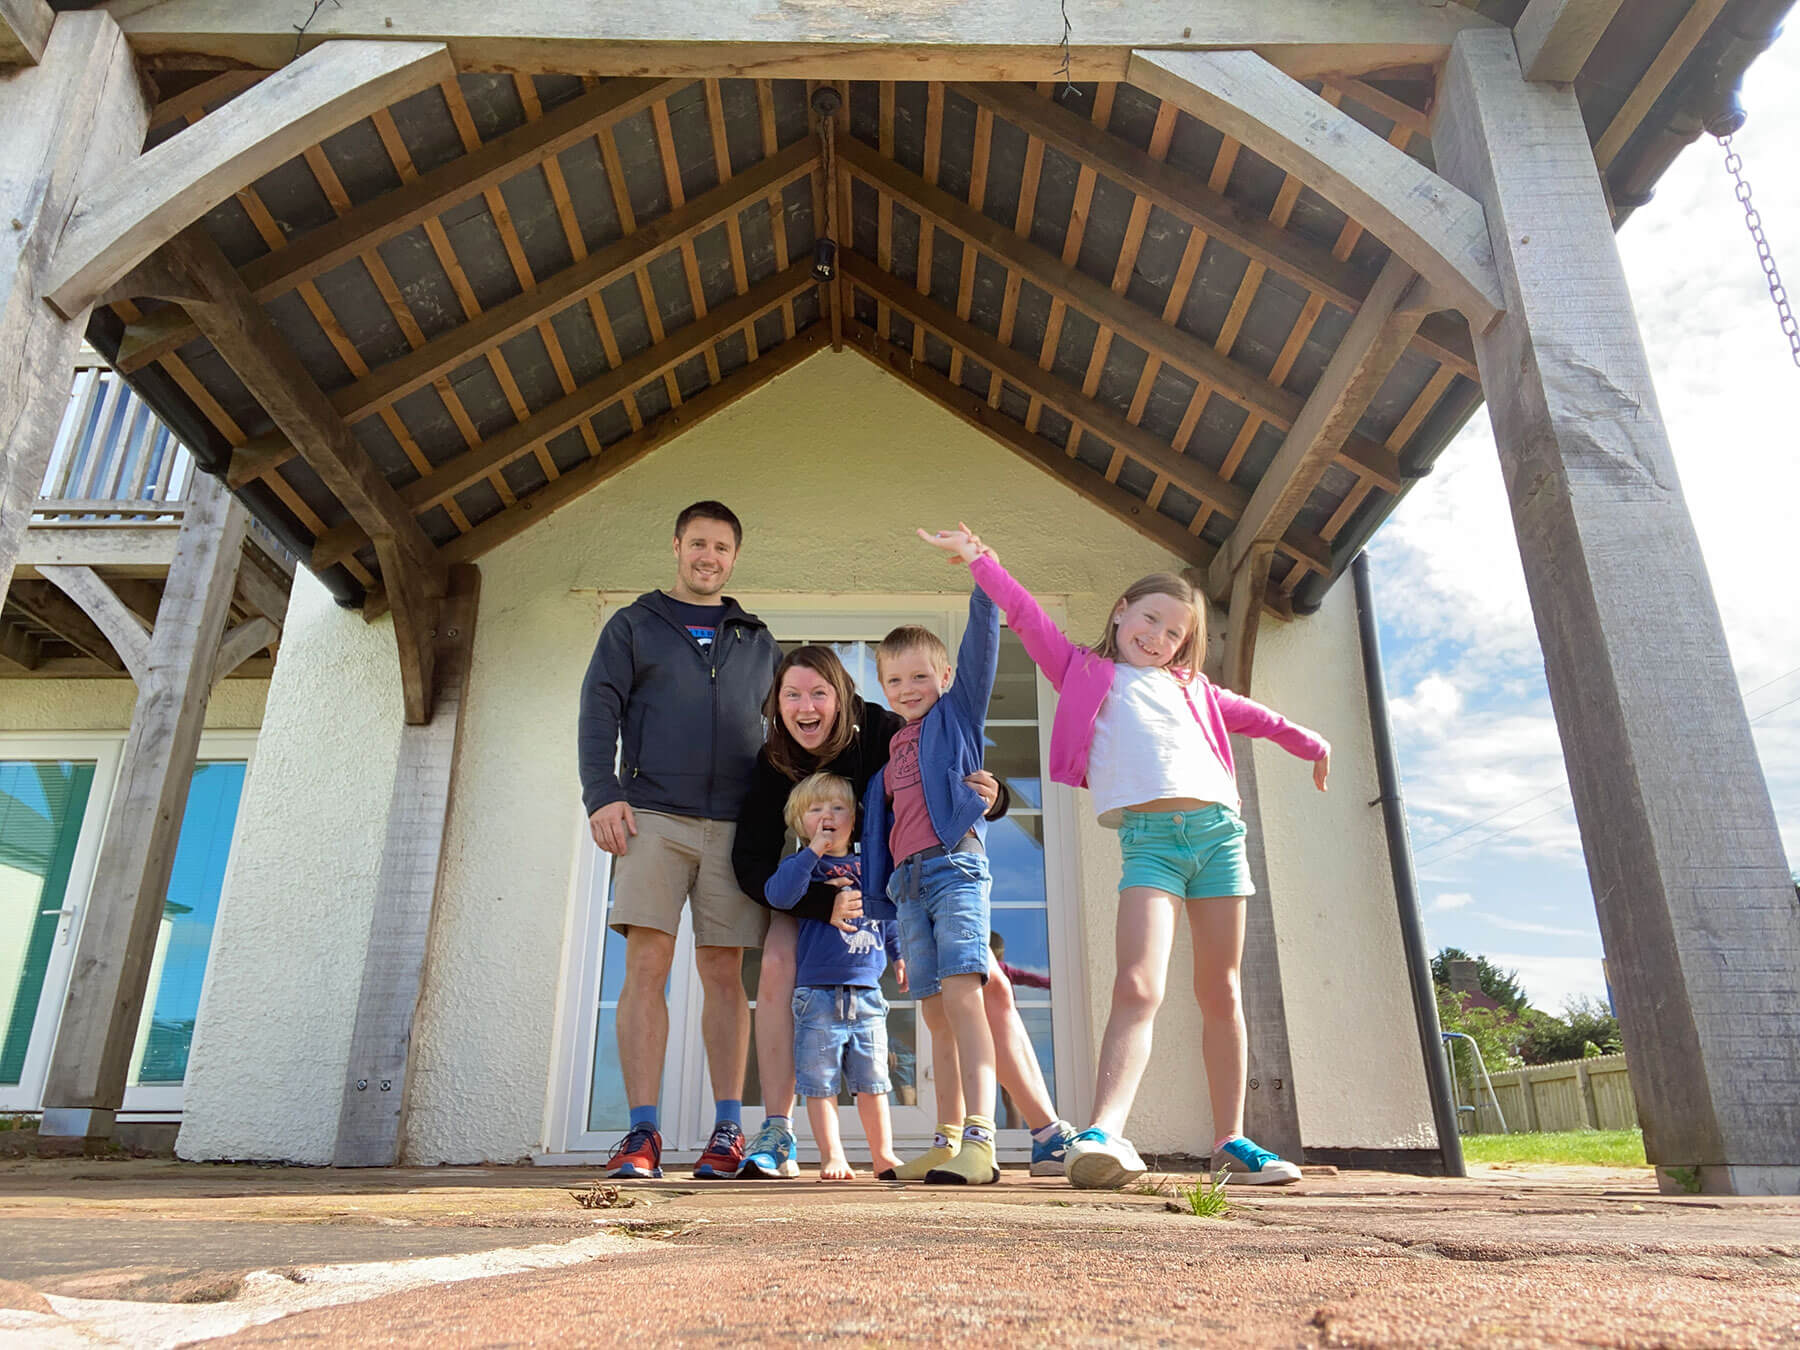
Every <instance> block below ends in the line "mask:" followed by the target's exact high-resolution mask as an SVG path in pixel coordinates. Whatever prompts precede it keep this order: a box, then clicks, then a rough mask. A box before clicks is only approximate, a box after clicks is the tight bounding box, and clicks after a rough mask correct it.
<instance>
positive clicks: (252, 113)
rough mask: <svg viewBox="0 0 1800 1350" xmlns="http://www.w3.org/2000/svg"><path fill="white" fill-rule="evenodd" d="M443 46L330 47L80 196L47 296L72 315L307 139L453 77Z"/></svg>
mask: <svg viewBox="0 0 1800 1350" xmlns="http://www.w3.org/2000/svg"><path fill="white" fill-rule="evenodd" d="M454 76H455V70H454V68H453V67H452V66H451V64H450V56H449V53H448V52H447V51H446V50H445V48H444V46H443V44H442V43H437V42H331V43H327V44H325V45H324V46H322V47H318V48H316V49H314V50H313V51H311V52H309V53H307V54H306V55H305V56H303V57H301V58H300V59H299V60H298V61H295V62H294V63H293V64H292V65H290V66H287V67H285V68H283V69H281V70H278V71H276V72H275V74H273V75H271V76H269V78H268V79H266V80H264V81H263V82H262V83H261V84H259V85H257V86H256V87H255V88H254V89H251V90H249V91H248V92H246V93H244V94H241V95H239V96H238V97H237V98H236V99H234V100H233V101H232V103H231V106H230V107H229V108H228V109H224V110H221V112H220V114H219V115H218V116H216V117H205V118H202V119H201V120H200V121H199V122H196V123H195V124H194V125H193V126H192V127H189V128H188V129H187V130H186V131H183V132H181V133H180V134H178V135H175V136H171V137H170V138H169V139H168V140H166V141H164V142H163V143H162V144H161V145H159V146H157V147H156V148H155V149H153V150H150V151H148V152H146V153H145V154H142V155H139V156H138V157H137V159H136V160H134V161H133V162H132V163H131V164H129V165H127V166H126V167H125V168H124V169H123V170H122V171H120V172H119V173H116V174H112V175H110V176H108V177H107V178H105V179H102V180H101V181H99V182H96V183H95V184H94V185H93V186H92V187H91V188H89V189H88V190H87V191H85V192H83V193H82V194H81V198H80V200H79V201H78V202H77V203H76V207H75V215H74V217H73V219H72V220H71V221H70V223H69V228H68V232H67V233H66V234H64V235H63V238H62V242H61V244H60V245H59V246H58V248H57V250H56V257H55V259H54V261H53V262H52V264H51V269H50V281H49V285H48V286H47V287H46V288H45V292H44V298H45V299H47V300H48V301H49V302H50V303H51V304H52V305H54V306H55V307H56V309H57V311H58V312H59V313H61V314H63V315H65V316H67V317H70V318H73V317H74V316H76V315H78V314H80V313H81V312H82V311H84V310H86V309H87V308H88V307H89V306H91V305H93V304H94V303H95V302H96V301H97V300H99V299H100V298H101V297H102V296H103V295H105V294H106V292H107V290H108V289H109V288H110V287H111V286H112V285H113V284H114V283H115V282H117V281H119V280H120V279H121V278H122V277H124V276H125V275H126V274H127V273H128V272H130V271H131V269H132V268H134V267H135V266H137V264H139V263H140V262H142V261H143V260H144V259H145V258H147V257H149V256H150V254H152V253H154V252H155V251H156V250H157V249H158V248H160V247H162V245H164V244H166V243H168V242H169V240H171V239H173V238H174V237H175V236H176V235H177V234H179V233H180V232H181V231H182V230H184V229H185V228H187V227H188V226H189V225H192V224H193V223H194V222H195V221H196V220H199V219H200V217H201V216H203V215H205V214H206V213H207V212H208V211H210V210H212V209H213V207H215V206H217V205H218V204H219V203H220V202H222V201H224V200H226V198H228V197H230V196H231V195H232V194H233V193H235V192H237V191H239V190H240V189H242V188H244V187H246V186H248V185H249V184H251V183H253V182H255V181H256V180H257V179H258V178H261V177H262V176H263V175H264V174H266V173H268V172H269V171H270V170H271V169H274V168H276V167H277V166H278V165H281V164H284V163H286V162H287V161H288V160H290V159H292V158H293V157H294V156H295V155H297V154H299V153H300V152H301V151H302V150H305V149H306V148H307V147H308V146H312V145H317V144H318V143H319V142H320V141H322V140H324V139H325V138H326V137H327V136H331V135H334V134H335V133H337V132H339V131H342V130H343V129H344V128H346V127H348V126H351V125H353V124H355V123H357V122H360V121H361V120H362V119H363V118H365V117H367V116H368V115H369V114H370V113H372V112H375V111H376V110H378V109H380V108H385V107H386V106H387V105H388V104H390V103H393V102H395V101H397V100H399V99H402V98H405V97H406V96H407V95H408V94H413V93H417V92H418V91H419V90H421V89H424V88H426V87H427V86H429V85H433V84H438V83H440V82H442V81H444V80H447V79H452V78H454Z"/></svg>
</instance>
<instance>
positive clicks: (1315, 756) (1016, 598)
mask: <svg viewBox="0 0 1800 1350" xmlns="http://www.w3.org/2000/svg"><path fill="white" fill-rule="evenodd" d="M919 534H920V536H921V537H922V538H924V539H925V540H926V541H927V542H929V543H932V544H935V545H937V546H938V547H939V548H941V549H943V550H945V551H946V552H947V553H949V554H951V555H952V561H958V562H965V563H967V564H969V568H970V571H971V572H972V573H973V574H974V578H975V581H976V583H977V584H978V585H979V586H980V587H981V589H982V590H984V591H986V592H987V593H988V595H989V596H990V597H991V598H992V599H993V600H994V602H995V603H996V604H998V605H999V606H1000V608H1001V610H1002V611H1003V612H1004V613H1005V615H1006V623H1007V626H1008V627H1009V628H1011V629H1012V630H1013V631H1014V632H1015V633H1017V634H1018V635H1019V640H1020V641H1021V642H1022V643H1024V645H1025V650H1026V651H1027V652H1028V653H1029V654H1030V656H1031V659H1032V660H1033V661H1035V662H1036V663H1037V665H1038V668H1039V669H1040V670H1042V671H1043V672H1044V674H1045V675H1046V676H1047V677H1049V680H1050V683H1051V684H1052V685H1054V686H1055V687H1056V690H1057V692H1058V694H1059V695H1060V698H1059V700H1058V703H1057V708H1056V719H1055V722H1054V723H1053V725H1052V728H1051V734H1050V776H1051V778H1053V779H1054V780H1055V781H1057V782H1059V783H1067V784H1069V785H1070V786H1072V787H1085V788H1087V789H1088V790H1089V792H1091V793H1092V794H1093V798H1094V808H1095V811H1096V813H1097V814H1098V815H1099V817H1100V823H1101V824H1102V825H1105V826H1108V827H1110V828H1114V829H1117V830H1118V831H1119V852H1120V854H1121V856H1122V857H1123V859H1124V874H1123V876H1121V877H1120V879H1119V917H1118V927H1117V939H1116V945H1117V953H1118V965H1119V968H1118V975H1117V976H1116V978H1115V979H1114V982H1113V997H1112V1012H1111V1014H1110V1015H1109V1016H1108V1018H1107V1021H1106V1035H1105V1036H1104V1037H1103V1038H1102V1040H1101V1042H1100V1077H1099V1084H1098V1086H1097V1088H1096V1089H1095V1093H1094V1121H1093V1125H1092V1127H1091V1128H1089V1129H1086V1130H1083V1131H1082V1132H1081V1133H1080V1134H1078V1135H1076V1136H1075V1139H1074V1140H1073V1142H1071V1143H1070V1145H1069V1151H1068V1158H1067V1168H1068V1176H1069V1180H1070V1182H1071V1183H1072V1184H1074V1185H1076V1186H1082V1187H1092V1188H1107V1187H1119V1186H1124V1185H1126V1184H1128V1183H1130V1182H1132V1181H1135V1180H1136V1179H1137V1178H1138V1177H1141V1176H1142V1175H1143V1174H1144V1171H1145V1167H1144V1162H1143V1159H1141V1158H1140V1157H1138V1154H1137V1150H1136V1149H1134V1148H1133V1147H1132V1146H1131V1143H1130V1141H1129V1140H1127V1139H1126V1138H1125V1137H1124V1134H1123V1130H1124V1128H1125V1119H1126V1117H1127V1116H1128V1115H1130V1113H1131V1103H1132V1099H1133V1098H1134V1097H1135V1096H1136V1095H1137V1088H1138V1082H1139V1080H1140V1079H1142V1078H1143V1076H1144V1066H1145V1065H1146V1064H1147V1063H1148V1062H1149V1059H1150V1037H1151V1028H1152V1023H1153V1022H1154V1020H1155V1017H1156V1010H1157V1007H1158V1006H1159V1005H1160V1004H1161V1003H1162V998H1163V986H1164V985H1165V983H1166V982H1167V979H1168V972H1169V951H1170V948H1171V947H1172V946H1173V944H1174V940H1175V919H1176V911H1178V910H1179V909H1180V908H1181V907H1182V905H1183V903H1185V904H1186V906H1187V912H1188V926H1189V928H1190V929H1191V930H1192V932H1193V940H1194V997H1195V999H1196V1000H1197V1001H1198V1002H1199V1004H1200V1012H1201V1015H1202V1017H1203V1018H1204V1021H1205V1029H1204V1031H1203V1033H1202V1036H1201V1043H1200V1054H1201V1059H1202V1060H1203V1061H1204V1063H1205V1065H1206V1082H1207V1089H1208V1092H1209V1094H1210V1096H1211V1098H1212V1114H1213V1127H1214V1129H1215V1130H1217V1131H1218V1132H1219V1138H1218V1140H1217V1141H1216V1142H1215V1143H1214V1144H1213V1168H1214V1170H1215V1171H1218V1170H1221V1169H1224V1170H1229V1171H1230V1172H1231V1173H1232V1175H1233V1177H1234V1178H1235V1179H1237V1180H1238V1181H1239V1182H1240V1183H1242V1182H1248V1183H1251V1184H1259V1185H1267V1184H1271V1183H1273V1184H1282V1183H1285V1182H1291V1181H1297V1180H1298V1179H1299V1177H1300V1169H1299V1168H1297V1167H1295V1166H1294V1165H1293V1164H1292V1163H1290V1162H1286V1161H1284V1160H1282V1159H1281V1158H1278V1157H1276V1156H1275V1155H1274V1154H1273V1153H1270V1152H1269V1151H1268V1150H1267V1149H1264V1148H1260V1147H1258V1146H1257V1145H1256V1144H1255V1143H1253V1142H1252V1141H1251V1140H1249V1139H1246V1138H1245V1137H1244V1134H1243V1126H1244V1087H1245V1074H1246V1069H1247V1061H1248V1052H1247V1048H1246V1038H1245V1034H1244V1014H1243V1009H1242V1007H1241V1006H1240V1004H1239V1002H1238V965H1239V962H1240V961H1241V960H1242V958H1243V954H1244V906H1245V900H1246V897H1248V896H1249V895H1251V894H1252V893H1253V892H1254V891H1255V889H1256V888H1255V886H1254V885H1253V884H1252V883H1251V880H1250V868H1249V864H1248V861H1247V859H1246V855H1245V850H1244V822H1243V821H1242V820H1241V819H1239V817H1238V812H1237V808H1238V805H1239V798H1238V792H1237V782H1236V776H1235V771H1234V769H1233V767H1232V761H1231V740H1230V736H1231V734H1232V733H1233V732H1236V733H1238V734H1240V735H1245V736H1262V737H1266V738H1267V739H1269V740H1272V741H1274V742H1275V743H1276V744H1277V745H1279V746H1281V748H1282V749H1284V750H1286V751H1287V752H1288V753H1289V754H1292V755H1295V756H1297V757H1299V758H1300V759H1306V760H1311V761H1312V763H1313V783H1314V784H1315V785H1316V786H1317V787H1318V789H1319V791H1321V792H1323V791H1324V790H1325V777H1326V773H1327V770H1328V767H1329V765H1330V763H1331V747H1330V746H1329V745H1328V744H1327V743H1326V742H1325V740H1324V738H1323V737H1321V736H1318V735H1317V734H1315V733H1313V732H1311V731H1308V730H1307V729H1306V728H1304V727H1300V726H1296V725H1294V724H1293V723H1292V722H1289V721H1288V720H1287V719H1286V718H1285V717H1283V716H1282V715H1281V714H1280V713H1277V712H1275V711H1273V710H1271V709H1269V708H1265V707H1263V706H1262V705H1261V704H1260V703H1255V702H1252V701H1251V700H1250V699H1247V698H1244V697H1242V696H1240V695H1238V694H1234V693H1232V692H1231V691H1230V690H1229V689H1220V688H1219V687H1218V686H1216V685H1214V684H1213V683H1212V682H1211V681H1209V680H1208V679H1207V678H1206V677H1205V676H1204V675H1202V674H1201V673H1200V665H1201V662H1202V661H1203V659H1204V658H1205V655H1206V616H1205V598H1204V597H1203V596H1202V595H1201V593H1200V592H1198V591H1196V590H1195V589H1194V588H1193V587H1192V586H1190V585H1189V584H1188V583H1187V582H1186V581H1184V580H1182V579H1181V578H1180V577H1178V576H1173V575H1171V574H1169V573H1157V574H1155V575H1153V576H1147V577H1145V578H1144V579H1143V580H1141V581H1138V582H1135V583H1133V584H1132V586H1131V587H1130V588H1129V589H1128V590H1126V592H1125V594H1124V595H1122V596H1120V597H1119V601H1118V603H1117V604H1115V605H1114V606H1113V609H1112V614H1111V616H1110V617H1109V618H1108V620H1107V624H1106V632H1105V633H1104V634H1102V635H1101V638H1100V641H1099V642H1098V643H1097V644H1095V646H1094V647H1093V648H1092V649H1089V648H1087V647H1082V646H1078V645H1077V644H1075V643H1074V642H1071V641H1070V640H1069V639H1068V637H1067V636H1066V635H1065V634H1064V633H1063V632H1062V631H1061V630H1060V629H1058V628H1057V626H1056V625H1055V624H1054V623H1052V622H1051V620H1050V618H1049V616H1048V615H1046V614H1045V613H1044V611H1043V610H1042V609H1041V608H1040V607H1039V606H1038V603H1037V601H1035V600H1033V599H1032V598H1031V595H1030V593H1029V592H1028V591H1026V589H1025V588H1024V587H1023V586H1021V585H1020V584H1019V583H1018V582H1016V581H1014V580H1013V579H1012V577H1011V576H1009V575H1008V574H1007V571H1006V569H1005V568H1003V567H1001V566H1000V560H999V558H998V557H997V556H996V555H995V554H994V551H993V550H992V549H990V548H988V547H986V546H985V545H984V544H982V542H981V541H980V540H979V539H978V538H977V537H976V536H975V535H974V534H973V533H972V532H971V531H970V530H969V528H968V527H967V526H966V525H964V526H962V527H960V528H958V529H955V530H944V531H940V532H939V533H937V534H935V535H928V534H926V533H925V531H923V530H921V531H919Z"/></svg>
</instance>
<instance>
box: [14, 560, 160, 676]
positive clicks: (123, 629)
mask: <svg viewBox="0 0 1800 1350" xmlns="http://www.w3.org/2000/svg"><path fill="white" fill-rule="evenodd" d="M38 571H39V572H40V573H41V574H42V575H43V577H44V579H45V580H46V581H49V582H53V583H54V584H55V585H56V587H57V588H58V589H59V590H61V591H62V593H63V594H64V595H66V596H67V597H68V598H69V599H70V600H72V601H74V602H75V604H77V605H79V606H80V607H81V612H82V613H83V614H85V615H86V616H87V617H88V618H89V619H90V620H92V621H93V623H94V625H95V627H97V628H98V629H99V630H100V631H101V632H102V633H104V634H105V635H106V640H107V641H108V642H109V643H111V644H112V649H113V651H114V652H116V653H117V654H118V657H119V660H121V661H122V662H124V664H125V669H126V670H128V671H129V672H131V678H132V679H134V680H136V681H137V682H138V683H139V684H140V685H141V684H143V682H144V673H145V670H146V667H147V664H148V662H149V659H150V633H151V628H150V624H149V623H147V622H146V621H145V620H144V618H143V617H142V616H141V615H139V614H138V613H137V611H136V610H133V609H130V608H128V607H127V606H126V604H125V602H124V601H123V600H121V599H119V597H118V594H117V593H116V592H115V591H114V590H113V588H112V587H111V586H108V585H107V584H106V583H105V582H104V581H102V580H101V579H100V578H99V576H98V575H97V574H96V573H95V572H94V571H93V569H91V568H87V567H40V568H39V569H38ZM88 654H89V655H90V656H91V655H94V653H93V652H89V653H88Z"/></svg>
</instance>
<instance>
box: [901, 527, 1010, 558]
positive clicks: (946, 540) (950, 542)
mask: <svg viewBox="0 0 1800 1350" xmlns="http://www.w3.org/2000/svg"><path fill="white" fill-rule="evenodd" d="M919 538H921V539H923V540H924V541H925V542H926V543H928V544H930V545H931V546H932V547H933V548H941V549H943V550H944V552H946V553H948V554H949V555H950V558H949V561H950V562H952V563H971V562H974V561H975V559H977V558H979V557H980V556H981V555H982V554H983V553H987V554H992V553H993V550H992V549H990V548H988V547H987V546H986V545H985V544H983V543H982V542H981V540H980V538H979V537H978V536H977V535H976V533H975V531H973V530H971V529H970V528H969V527H968V526H967V525H965V524H963V523H962V522H961V521H958V522H957V526H956V528H955V529H954V530H938V531H937V532H936V533H933V532H931V531H928V530H920V531H919Z"/></svg>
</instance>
